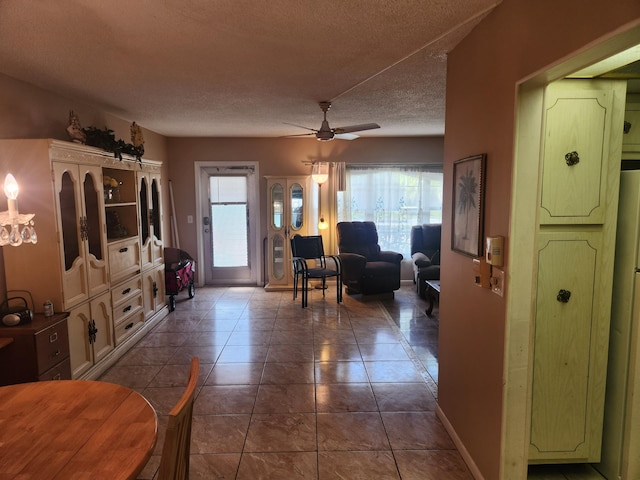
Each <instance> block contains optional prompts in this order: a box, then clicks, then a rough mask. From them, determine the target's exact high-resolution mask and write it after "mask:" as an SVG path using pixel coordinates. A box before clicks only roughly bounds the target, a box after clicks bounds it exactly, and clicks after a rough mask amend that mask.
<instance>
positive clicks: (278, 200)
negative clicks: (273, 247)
mask: <svg viewBox="0 0 640 480" xmlns="http://www.w3.org/2000/svg"><path fill="white" fill-rule="evenodd" d="M271 212H272V217H271V226H272V227H273V228H275V229H276V230H280V229H281V228H282V227H283V214H284V189H283V188H282V185H280V184H279V183H276V184H275V185H273V187H271Z"/></svg>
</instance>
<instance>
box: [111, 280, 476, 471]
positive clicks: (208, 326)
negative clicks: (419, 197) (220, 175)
mask: <svg viewBox="0 0 640 480" xmlns="http://www.w3.org/2000/svg"><path fill="white" fill-rule="evenodd" d="M333 288H334V286H330V287H329V291H327V292H326V297H324V298H323V296H322V291H321V290H313V291H311V292H310V295H309V306H308V308H306V309H302V308H301V304H300V298H298V300H296V301H294V300H293V299H292V293H291V292H265V291H264V289H262V288H257V287H255V288H254V287H224V288H221V287H216V288H213V287H212V288H201V289H197V290H196V296H195V297H194V298H193V299H191V300H189V299H188V298H187V296H186V294H185V295H182V294H180V295H179V296H178V297H176V300H177V307H176V310H175V311H174V312H172V313H171V314H169V315H168V316H167V317H166V318H165V319H163V320H162V322H161V323H159V324H158V325H157V326H156V327H155V328H154V329H153V330H152V331H151V332H150V333H148V334H147V335H146V336H145V337H144V338H143V339H142V340H140V342H138V344H137V345H136V346H135V347H134V348H132V349H131V350H130V351H129V352H127V354H126V355H124V356H123V357H122V358H121V359H120V360H119V361H118V363H117V364H116V365H114V366H113V367H112V368H111V369H110V370H108V371H107V372H106V373H105V374H104V375H103V376H102V378H101V380H103V381H109V382H113V383H119V384H122V385H126V386H128V387H132V388H134V389H136V390H137V391H139V392H140V393H142V395H144V396H145V397H146V398H147V399H148V400H149V402H150V403H151V404H152V405H153V407H154V408H155V409H156V411H157V412H158V417H159V423H160V428H159V438H158V444H157V446H156V450H155V452H154V456H153V457H152V458H151V460H150V462H149V464H148V465H147V467H146V468H145V470H144V471H143V473H142V475H141V476H140V477H139V478H141V479H152V478H153V477H154V475H155V473H156V470H157V467H158V463H159V454H160V449H161V445H162V442H163V426H164V424H165V422H166V414H167V412H168V411H169V410H170V409H171V407H172V406H173V405H174V404H175V403H176V401H177V400H178V398H179V397H180V395H181V394H182V392H183V390H184V386H185V384H186V378H187V371H188V364H189V361H190V359H191V357H192V356H194V355H196V356H198V357H199V358H200V378H199V387H198V390H197V392H196V395H197V396H196V400H195V406H194V416H193V429H192V443H191V463H190V468H191V472H190V473H191V475H190V478H191V479H208V480H211V479H238V480H240V479H243V480H244V479H251V480H259V479H278V480H290V479H291V480H293V479H320V480H329V479H349V480H358V479H366V480H373V479H385V480H386V479H402V480H414V479H416V480H417V479H420V480H424V479H434V480H471V478H472V476H471V474H470V473H469V471H468V469H467V467H466V465H465V464H464V462H463V461H462V457H461V456H460V454H459V453H458V451H457V450H456V449H455V446H454V444H453V442H452V440H451V438H450V437H449V435H448V434H447V432H446V431H445V429H444V427H443V426H442V424H441V422H440V420H439V419H438V418H437V416H436V414H435V411H434V410H435V405H436V400H435V398H436V395H437V369H438V364H437V363H438V351H437V335H438V322H437V309H436V310H435V311H434V318H428V317H427V316H426V315H425V307H426V302H425V301H424V300H422V299H420V298H419V297H418V295H417V294H416V292H415V287H414V286H413V285H403V287H402V288H401V289H400V290H399V291H397V292H396V295H395V298H394V299H389V300H373V301H366V302H363V301H361V299H359V298H358V297H357V296H356V297H349V296H348V295H345V296H344V301H343V303H342V304H341V305H337V304H336V302H335V292H334V291H333Z"/></svg>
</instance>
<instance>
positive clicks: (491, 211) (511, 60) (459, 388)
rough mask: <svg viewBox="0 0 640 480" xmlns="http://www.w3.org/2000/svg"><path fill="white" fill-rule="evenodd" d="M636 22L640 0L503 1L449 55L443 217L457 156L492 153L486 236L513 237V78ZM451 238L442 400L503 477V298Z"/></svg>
mask: <svg viewBox="0 0 640 480" xmlns="http://www.w3.org/2000/svg"><path fill="white" fill-rule="evenodd" d="M638 19H640V2H638V0H620V1H617V2H614V3H611V2H606V1H604V0H593V1H590V2H584V1H583V0H562V1H557V0H553V1H552V0H541V1H531V0H504V1H503V2H502V3H501V4H500V5H499V6H498V7H497V8H496V9H495V10H494V11H493V12H492V13H491V14H490V15H489V16H488V17H486V18H485V19H484V20H483V21H482V22H481V23H480V24H479V25H478V26H477V27H476V28H475V29H474V30H473V31H472V32H471V34H470V35H469V36H467V37H466V38H465V39H464V40H463V41H462V42H461V43H460V44H459V45H458V46H457V47H456V48H455V49H454V51H453V52H451V53H450V55H449V59H448V73H447V114H446V135H445V164H444V175H445V185H444V198H445V205H444V210H443V218H445V219H448V218H450V217H451V209H452V207H451V201H450V200H449V201H447V199H450V198H451V195H452V188H453V185H452V182H451V176H452V172H453V162H454V161H455V160H457V159H460V158H464V157H466V156H469V155H473V154H477V153H486V154H487V181H486V210H485V219H484V226H485V235H503V236H505V237H506V238H508V237H509V235H510V234H511V235H513V232H509V221H510V218H509V215H510V211H509V207H510V200H511V174H512V163H513V151H514V141H513V140H514V131H515V108H516V84H517V83H518V82H519V81H521V80H522V79H524V78H525V77H528V76H531V75H532V74H534V73H536V72H538V71H539V70H541V69H546V68H548V67H549V66H550V65H552V64H554V63H557V62H559V61H560V60H561V59H563V58H564V57H566V56H570V55H572V54H575V53H576V52H577V51H578V50H580V49H582V48H583V47H584V46H585V45H587V44H589V43H591V42H593V41H595V40H597V39H599V38H601V37H603V36H606V35H608V34H609V33H610V32H612V31H614V30H616V29H618V28H619V27H621V26H623V25H624V24H625V23H627V22H630V21H631V20H636V21H637V20H638ZM638 41H639V42H640V38H639V39H638ZM531 181H534V182H536V181H537V179H534V178H532V179H531ZM450 237H451V227H450V223H449V222H446V221H445V223H444V225H443V239H444V241H443V249H442V264H443V265H445V266H446V268H444V269H443V270H442V272H441V283H442V289H443V292H442V295H441V297H440V340H439V352H440V357H439V365H440V372H439V385H438V387H439V399H438V401H439V406H440V408H441V410H442V412H443V413H444V415H445V416H446V419H447V420H448V421H449V422H450V423H451V424H452V426H453V428H454V430H455V432H456V434H457V435H458V437H459V438H460V440H461V441H462V443H463V444H464V447H465V449H466V450H467V451H468V453H469V455H470V456H471V457H472V459H473V462H474V463H475V465H476V466H477V468H478V469H479V471H480V472H481V473H482V475H483V477H484V478H486V479H498V478H500V477H499V475H500V473H499V472H500V462H501V459H500V448H501V445H500V436H501V418H502V411H503V404H502V398H503V397H502V395H503V369H504V348H505V322H506V321H507V319H506V313H505V305H506V297H505V298H501V297H499V296H497V295H495V294H493V293H491V292H490V291H489V290H488V289H481V288H478V287H476V286H475V285H474V281H473V273H472V260H471V259H470V258H468V257H465V256H462V255H460V254H458V253H454V252H452V251H451V249H450V248H449V246H450V242H449V241H448V240H447V239H449V238H450ZM506 253H507V256H506V264H505V267H504V268H505V271H506V272H507V275H508V271H509V257H508V254H509V252H508V251H507V252H506ZM506 293H507V295H508V291H507V292H506ZM461 298H464V299H465V301H464V302H461V301H460V299H461Z"/></svg>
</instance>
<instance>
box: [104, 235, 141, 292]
mask: <svg viewBox="0 0 640 480" xmlns="http://www.w3.org/2000/svg"><path fill="white" fill-rule="evenodd" d="M109 271H110V275H111V283H112V284H113V283H116V282H118V281H120V280H124V279H125V278H126V277H128V276H130V275H132V274H134V273H136V272H139V271H140V244H139V241H138V239H137V238H130V239H128V240H124V241H122V242H116V243H111V244H109Z"/></svg>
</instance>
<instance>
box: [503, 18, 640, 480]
mask: <svg viewBox="0 0 640 480" xmlns="http://www.w3.org/2000/svg"><path fill="white" fill-rule="evenodd" d="M639 33H640V27H635V28H633V29H630V30H628V31H627V32H624V33H621V34H619V35H617V36H616V37H614V38H610V39H607V40H605V41H603V42H602V43H601V44H599V45H597V46H595V47H593V48H591V49H589V50H586V51H583V52H580V53H579V54H576V56H574V57H573V58H571V59H568V60H567V61H565V62H563V63H562V64H559V65H555V66H552V67H550V68H549V69H548V70H547V71H544V72H541V73H540V74H539V75H537V76H536V77H535V78H531V79H528V80H526V81H523V83H521V84H520V85H518V88H519V91H518V111H517V116H518V119H517V133H516V144H515V151H514V164H513V165H514V167H513V177H512V178H513V181H512V182H513V184H512V192H513V197H512V205H511V225H510V230H511V232H513V235H512V236H511V238H510V247H509V248H510V250H511V252H512V254H511V261H512V264H511V266H510V278H509V290H510V294H509V299H508V304H507V319H508V321H507V332H506V338H507V344H506V350H505V354H506V364H505V379H506V388H505V393H504V402H505V403H504V404H505V408H504V410H503V423H502V424H503V436H502V456H501V457H502V468H501V478H527V458H528V455H527V452H528V443H529V442H528V436H529V425H528V422H527V418H529V411H528V408H529V405H530V400H529V397H530V395H531V391H530V364H531V359H532V330H531V325H532V324H533V320H534V319H533V315H534V310H535V309H534V302H535V298H533V296H532V294H531V292H533V291H535V284H534V281H535V280H534V279H535V277H536V275H535V272H536V268H537V265H536V258H535V254H533V253H532V252H536V251H537V250H536V244H535V243H536V241H535V238H536V236H537V218H538V212H537V209H538V201H537V195H538V183H537V182H531V179H532V178H539V168H540V158H541V152H540V145H541V141H540V140H541V138H542V131H541V125H542V114H543V108H542V106H543V99H544V96H543V91H544V88H545V87H546V85H547V84H549V83H550V82H552V81H555V80H559V79H561V78H564V77H567V76H568V75H570V74H572V73H574V72H576V71H578V70H580V69H582V68H584V67H586V66H589V65H592V64H594V63H596V62H597V61H600V60H601V59H603V58H607V57H609V56H612V55H615V54H617V53H618V52H621V51H622V50H625V49H628V48H630V47H633V46H634V45H636V44H637V39H638V38H639V37H638V34H639ZM523 298H526V299H527V301H523ZM583 467H585V468H586V469H588V467H587V466H583ZM585 472H586V471H585ZM552 474H554V475H555V474H556V473H555V472H545V473H544V475H552ZM592 474H593V472H590V473H584V475H592ZM584 475H583V473H580V474H576V475H575V476H572V477H571V478H598V477H597V476H596V477H593V476H584ZM530 478H549V477H544V476H543V477H539V476H538V477H535V476H532V477H530ZM554 478H555V477H554ZM559 478H563V477H559ZM611 480H612V479H611Z"/></svg>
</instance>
